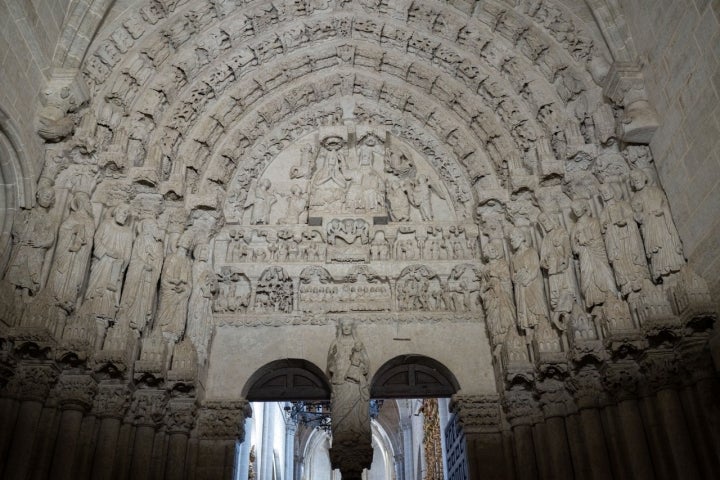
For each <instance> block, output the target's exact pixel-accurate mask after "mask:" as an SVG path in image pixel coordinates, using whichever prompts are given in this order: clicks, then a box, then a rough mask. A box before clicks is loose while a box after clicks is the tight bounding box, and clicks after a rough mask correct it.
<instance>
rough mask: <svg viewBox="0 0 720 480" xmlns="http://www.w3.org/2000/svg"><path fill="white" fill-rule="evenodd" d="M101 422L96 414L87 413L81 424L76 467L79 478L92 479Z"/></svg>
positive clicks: (76, 474)
mask: <svg viewBox="0 0 720 480" xmlns="http://www.w3.org/2000/svg"><path fill="white" fill-rule="evenodd" d="M99 425H100V422H98V420H97V417H95V415H94V414H92V413H90V414H86V415H85V417H83V421H82V425H81V426H80V436H79V438H78V454H77V462H76V467H75V478H76V479H77V480H90V479H91V478H92V476H91V475H92V464H93V455H94V454H95V436H96V434H97V431H98V427H99Z"/></svg>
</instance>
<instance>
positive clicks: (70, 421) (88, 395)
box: [51, 372, 97, 480]
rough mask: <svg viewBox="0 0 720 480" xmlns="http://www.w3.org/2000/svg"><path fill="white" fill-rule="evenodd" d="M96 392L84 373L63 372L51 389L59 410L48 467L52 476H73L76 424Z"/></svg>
mask: <svg viewBox="0 0 720 480" xmlns="http://www.w3.org/2000/svg"><path fill="white" fill-rule="evenodd" d="M96 391H97V382H96V381H95V379H94V378H93V377H92V376H90V375H88V374H84V373H80V374H77V373H68V372H64V373H63V374H62V375H60V380H59V381H58V384H57V386H56V387H55V392H56V395H57V397H58V406H59V408H60V410H61V412H62V413H61V415H60V426H59V428H58V434H57V439H56V441H55V453H54V455H53V461H52V467H51V472H52V477H53V478H57V479H61V480H65V479H67V480H71V479H73V478H75V471H74V467H75V465H76V457H77V455H78V452H79V450H80V449H79V439H80V427H81V426H82V420H83V415H84V413H85V412H86V411H88V410H89V409H90V406H91V405H92V404H93V397H94V396H95V393H96Z"/></svg>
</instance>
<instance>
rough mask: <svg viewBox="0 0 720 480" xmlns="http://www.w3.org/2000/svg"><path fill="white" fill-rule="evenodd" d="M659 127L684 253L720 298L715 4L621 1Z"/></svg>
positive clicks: (659, 151)
mask: <svg viewBox="0 0 720 480" xmlns="http://www.w3.org/2000/svg"><path fill="white" fill-rule="evenodd" d="M622 8H623V9H624V11H625V15H626V17H627V22H628V25H629V27H630V32H631V34H632V36H633V39H634V41H635V45H636V46H637V49H638V53H639V55H640V57H641V58H642V59H643V60H644V62H643V63H644V71H645V79H646V88H647V90H648V94H649V95H650V99H651V101H652V104H653V105H654V106H655V108H656V109H657V111H658V114H659V116H660V119H661V126H660V128H659V129H658V131H657V132H656V133H655V136H654V137H653V140H652V143H651V145H650V146H651V149H652V151H653V154H654V157H655V161H656V163H657V167H658V170H659V172H660V178H661V180H662V183H663V186H664V188H665V190H666V192H667V194H668V197H669V199H670V204H671V207H672V211H673V216H674V217H675V221H676V222H677V226H678V230H679V232H680V236H681V237H682V240H683V244H684V247H685V253H686V255H687V256H688V259H689V260H690V264H691V265H693V266H694V267H695V268H696V269H697V271H698V273H700V274H701V275H703V276H704V277H705V278H706V279H707V280H708V282H709V283H710V288H711V291H712V292H713V293H714V297H715V298H718V295H720V273H718V267H720V218H719V217H718V216H717V211H718V210H719V209H720V135H719V133H720V100H719V98H720V97H719V95H720V24H719V23H718V19H719V18H720V2H718V1H717V0H694V1H693V0H684V1H677V0H638V1H634V2H622Z"/></svg>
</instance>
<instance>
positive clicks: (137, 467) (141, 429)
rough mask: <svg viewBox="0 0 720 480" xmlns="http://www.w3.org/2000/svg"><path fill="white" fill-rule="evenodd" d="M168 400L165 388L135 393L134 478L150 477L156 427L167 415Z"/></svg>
mask: <svg viewBox="0 0 720 480" xmlns="http://www.w3.org/2000/svg"><path fill="white" fill-rule="evenodd" d="M166 401H167V398H166V393H165V391H163V390H138V391H136V392H135V394H134V395H133V404H132V407H131V409H130V412H131V415H132V420H133V423H134V424H135V441H134V443H133V449H132V460H131V463H130V478H132V479H133V480H146V479H148V478H150V471H151V470H150V469H151V462H152V455H153V446H154V442H155V428H156V427H157V424H158V422H159V421H160V420H162V419H163V418H164V416H165V407H166Z"/></svg>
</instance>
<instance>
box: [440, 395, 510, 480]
mask: <svg viewBox="0 0 720 480" xmlns="http://www.w3.org/2000/svg"><path fill="white" fill-rule="evenodd" d="M450 409H451V411H452V412H453V413H454V414H455V415H457V418H458V422H459V423H460V426H461V427H462V429H463V433H464V434H465V441H466V443H467V444H466V447H467V449H466V451H467V457H468V474H469V476H470V478H471V479H481V478H507V477H508V476H509V472H510V471H512V466H511V465H506V464H505V463H504V462H503V460H504V459H505V455H504V450H503V437H502V432H501V430H502V428H501V424H500V397H498V396H497V395H454V396H453V397H452V401H451V404H450Z"/></svg>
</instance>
